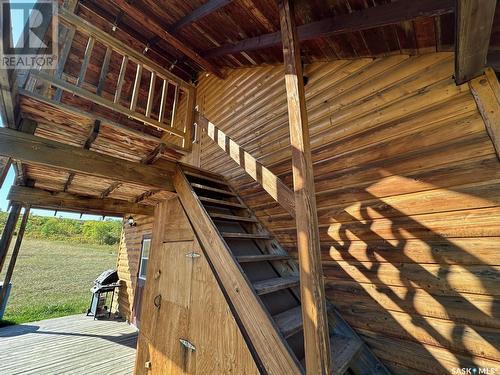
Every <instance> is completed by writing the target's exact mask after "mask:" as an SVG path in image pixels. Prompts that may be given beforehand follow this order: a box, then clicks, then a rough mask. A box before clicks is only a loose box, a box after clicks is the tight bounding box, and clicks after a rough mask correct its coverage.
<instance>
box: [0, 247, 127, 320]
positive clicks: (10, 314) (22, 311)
mask: <svg viewBox="0 0 500 375" xmlns="http://www.w3.org/2000/svg"><path fill="white" fill-rule="evenodd" d="M14 242H15V238H14V239H13V240H12V243H14ZM117 251H118V245H112V246H109V245H90V244H78V243H67V242H59V241H49V240H38V239H32V238H25V239H24V240H23V244H22V246H21V251H20V254H19V257H18V259H17V265H16V268H15V270H14V276H13V278H12V284H13V286H12V290H11V295H10V298H9V303H8V305H7V310H6V313H5V315H4V321H3V322H1V321H0V326H1V325H4V324H12V323H24V322H32V321H35V320H42V319H49V318H55V317H59V316H65V315H71V314H78V313H83V312H86V311H87V308H88V304H89V302H90V291H89V289H90V287H91V286H92V283H93V281H94V280H95V278H96V277H97V276H99V274H100V273H101V272H102V271H104V270H106V269H108V268H115V266H116V254H117ZM8 261H9V259H7V262H8ZM7 262H6V265H5V267H4V269H6V268H7V264H8V263H7ZM4 272H5V270H4ZM0 276H1V280H3V278H4V275H3V273H2V275H0Z"/></svg>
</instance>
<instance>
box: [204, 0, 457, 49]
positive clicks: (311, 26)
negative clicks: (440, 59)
mask: <svg viewBox="0 0 500 375" xmlns="http://www.w3.org/2000/svg"><path fill="white" fill-rule="evenodd" d="M454 10H455V1H454V0H420V1H414V0H399V1H397V2H394V3H390V4H386V5H381V6H377V7H373V8H367V9H364V10H360V11H356V12H353V13H350V14H343V15H338V16H335V17H331V18H325V19H324V20H321V21H316V22H311V23H308V24H305V25H302V26H299V27H297V33H298V37H299V40H300V41H301V42H303V41H306V40H311V39H316V38H322V37H327V36H331V35H337V34H344V33H348V32H354V31H361V30H366V29H371V28H375V27H381V26H387V25H392V24H396V23H399V22H403V21H409V20H413V19H416V18H420V17H433V16H439V15H442V14H446V13H451V12H453V11H454ZM280 44H281V34H280V32H275V33H269V34H264V35H260V36H257V37H253V38H248V39H244V40H241V41H239V42H236V43H229V44H225V45H223V46H221V47H217V48H213V49H210V50H207V51H206V52H205V53H204V55H203V56H204V57H205V58H213V57H218V56H224V55H229V54H234V53H240V52H243V51H252V50H257V49H261V48H267V47H273V46H279V45H280Z"/></svg>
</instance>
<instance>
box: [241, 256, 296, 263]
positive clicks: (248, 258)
mask: <svg viewBox="0 0 500 375" xmlns="http://www.w3.org/2000/svg"><path fill="white" fill-rule="evenodd" d="M289 259H290V256H289V255H278V254H258V255H240V256H237V257H236V260H237V261H238V262H240V263H251V262H265V261H270V262H275V261H279V260H289Z"/></svg>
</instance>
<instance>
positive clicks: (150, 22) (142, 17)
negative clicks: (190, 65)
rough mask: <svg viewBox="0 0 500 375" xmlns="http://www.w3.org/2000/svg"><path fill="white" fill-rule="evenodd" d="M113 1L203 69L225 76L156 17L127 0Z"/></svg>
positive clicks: (128, 14) (218, 75)
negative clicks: (162, 24)
mask: <svg viewBox="0 0 500 375" xmlns="http://www.w3.org/2000/svg"><path fill="white" fill-rule="evenodd" d="M112 3H113V4H115V5H116V6H117V7H118V8H119V9H121V10H122V11H123V12H125V14H126V15H127V16H128V17H130V18H132V19H134V20H135V21H136V22H138V23H139V24H140V25H142V27H144V28H145V29H147V30H149V31H150V32H152V33H153V34H155V35H158V36H159V37H161V38H162V39H164V40H165V41H166V42H167V43H169V44H170V45H171V46H172V47H174V48H176V49H178V50H179V51H180V52H182V53H183V54H184V55H186V56H187V57H189V58H190V59H191V60H193V61H195V62H196V63H197V64H199V65H200V66H201V67H202V68H203V69H206V70H207V71H208V72H210V73H212V74H215V75H216V76H217V77H220V78H224V76H223V75H222V73H221V71H220V70H219V68H217V67H216V66H215V65H214V64H212V63H211V62H210V61H208V60H207V59H205V58H204V57H202V56H201V55H200V54H199V53H198V52H196V51H194V50H193V49H192V48H191V47H190V46H188V45H187V44H186V43H184V42H182V41H180V40H179V39H177V37H175V36H174V35H172V34H171V33H169V32H168V31H167V30H165V28H164V27H163V26H161V25H160V24H159V23H157V22H156V21H155V20H154V19H152V17H150V16H148V15H146V14H144V13H143V12H141V11H140V10H139V9H137V8H136V7H134V6H133V5H132V4H129V3H128V2H127V0H112Z"/></svg>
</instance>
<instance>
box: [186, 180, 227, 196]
mask: <svg viewBox="0 0 500 375" xmlns="http://www.w3.org/2000/svg"><path fill="white" fill-rule="evenodd" d="M191 186H192V187H193V188H196V189H202V190H207V191H211V192H214V193H220V194H225V195H230V196H232V197H235V196H236V194H235V193H233V192H232V191H229V190H224V189H217V188H214V187H211V186H207V185H203V184H199V183H197V182H191Z"/></svg>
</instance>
